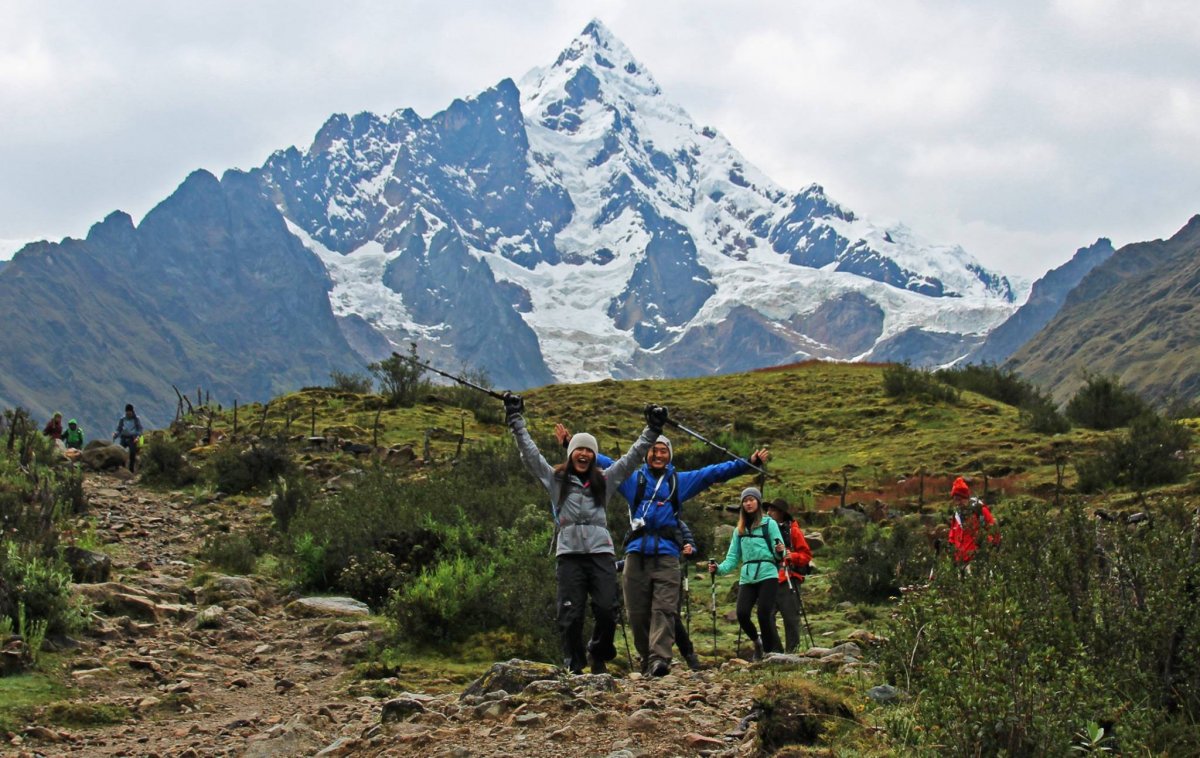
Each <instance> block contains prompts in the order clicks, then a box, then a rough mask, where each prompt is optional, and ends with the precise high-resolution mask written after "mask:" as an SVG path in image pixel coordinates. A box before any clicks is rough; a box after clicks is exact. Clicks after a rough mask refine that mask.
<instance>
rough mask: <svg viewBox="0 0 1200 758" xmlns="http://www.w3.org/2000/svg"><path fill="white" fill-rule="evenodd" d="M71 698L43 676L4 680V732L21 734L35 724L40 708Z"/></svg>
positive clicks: (0, 705)
mask: <svg viewBox="0 0 1200 758" xmlns="http://www.w3.org/2000/svg"><path fill="white" fill-rule="evenodd" d="M70 694H71V692H70V690H68V689H67V688H65V687H63V686H62V684H60V683H59V682H58V681H56V680H55V679H54V678H52V677H50V676H48V675H46V674H43V673H40V672H34V673H29V674H19V675H17V676H6V677H0V732H13V731H18V730H19V729H20V726H21V725H22V724H24V723H28V722H29V721H30V720H32V718H33V715H34V713H35V711H36V709H37V707H39V706H42V705H45V704H46V703H50V702H54V701H56V700H61V699H62V698H65V697H68V696H70Z"/></svg>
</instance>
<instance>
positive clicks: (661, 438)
mask: <svg viewBox="0 0 1200 758" xmlns="http://www.w3.org/2000/svg"><path fill="white" fill-rule="evenodd" d="M660 442H661V443H663V444H664V445H666V446H667V455H669V456H671V458H672V459H674V458H675V449H674V448H672V447H671V440H669V439H667V438H666V437H665V436H664V435H661V434H660V435H658V439H656V440H654V444H655V445H657V444H658V443H660Z"/></svg>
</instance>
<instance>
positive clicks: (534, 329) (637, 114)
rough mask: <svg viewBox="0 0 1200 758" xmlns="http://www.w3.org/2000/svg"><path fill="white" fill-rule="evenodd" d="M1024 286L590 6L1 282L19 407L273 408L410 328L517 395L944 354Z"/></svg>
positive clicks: (92, 418) (1003, 314)
mask: <svg viewBox="0 0 1200 758" xmlns="http://www.w3.org/2000/svg"><path fill="white" fill-rule="evenodd" d="M1023 295H1024V293H1023V292H1016V291H1014V288H1013V286H1012V285H1011V284H1010V283H1009V282H1008V280H1007V279H1005V278H1004V277H1003V276H1002V275H999V274H996V273H993V272H989V271H987V270H985V269H984V268H983V267H982V266H980V265H979V264H978V263H977V262H976V261H975V260H974V259H973V258H971V256H969V255H968V254H967V253H966V252H965V251H963V250H962V249H961V248H958V247H954V246H944V245H933V244H930V243H928V242H925V241H924V240H922V239H921V238H920V237H918V236H917V235H915V234H914V233H913V232H911V231H910V230H908V229H907V228H905V227H904V226H901V225H896V226H890V227H882V226H878V225H876V224H873V223H871V222H870V221H869V220H867V219H863V218H861V217H859V216H858V215H856V214H855V213H853V212H852V211H850V210H848V209H846V208H844V207H842V206H841V205H839V204H838V203H836V202H835V201H834V200H832V199H831V198H830V197H828V195H826V193H825V191H824V190H823V189H822V187H820V186H819V185H817V184H812V185H810V186H808V187H805V188H802V189H800V190H799V191H788V190H785V189H783V188H781V187H779V186H777V185H776V184H775V183H773V182H772V181H771V180H770V179H769V178H768V177H766V176H765V175H764V174H763V173H762V172H760V171H759V170H758V169H756V168H755V167H754V166H752V165H750V164H749V163H747V162H746V160H745V159H744V158H743V157H742V156H741V155H740V154H739V153H738V152H737V150H735V149H734V147H733V146H732V145H731V144H730V143H729V142H728V140H726V139H725V138H724V137H723V136H721V135H720V134H719V133H718V132H717V131H716V130H714V129H712V128H711V127H707V126H701V125H697V124H695V123H694V122H693V121H692V120H691V118H690V117H689V116H688V115H687V113H686V112H685V111H684V110H683V109H682V108H680V107H679V106H677V105H675V104H674V103H672V102H671V101H670V100H668V99H667V97H666V96H665V95H664V94H663V92H662V91H661V89H660V88H659V86H658V84H657V83H656V82H655V81H654V79H653V77H652V76H651V75H650V73H649V72H648V71H646V69H645V68H644V66H643V65H642V64H641V63H639V62H638V61H637V60H636V59H634V57H633V56H632V55H631V54H630V52H629V51H628V50H627V49H626V48H625V46H624V45H623V44H621V42H620V41H619V40H617V39H616V38H614V37H613V36H612V34H611V33H609V31H608V30H607V29H605V28H604V27H603V25H601V24H600V23H598V22H593V23H591V24H589V25H588V26H587V28H585V29H584V30H583V32H582V33H581V34H580V35H579V36H578V37H577V38H576V39H575V40H573V41H572V42H571V44H570V45H569V46H568V47H567V48H566V49H565V50H564V51H563V52H562V54H561V55H560V56H559V57H558V59H557V60H556V61H555V62H554V63H553V64H551V65H549V66H546V67H544V68H539V69H536V70H534V71H531V72H530V73H529V74H528V75H526V76H525V77H524V78H522V79H521V81H520V83H519V84H518V83H516V82H514V81H512V80H509V79H505V80H503V81H501V82H500V83H499V84H497V85H496V86H495V87H492V88H491V89H489V90H487V91H485V92H483V93H481V94H479V95H478V96H476V97H473V98H467V99H463V100H455V101H454V102H453V103H451V105H450V106H449V107H448V108H447V109H446V110H444V111H442V112H440V113H437V114H434V115H433V116H431V117H428V118H423V117H421V116H419V115H418V114H416V113H414V112H413V111H411V110H399V111H396V112H394V113H392V114H391V115H388V116H380V115H375V114H370V113H361V114H358V115H356V116H352V117H350V116H345V115H335V116H333V117H332V118H330V119H329V120H328V122H327V123H326V124H325V125H324V126H322V127H321V129H320V130H319V131H318V133H317V135H316V137H315V139H314V141H313V143H312V145H311V146H309V147H308V149H306V150H299V149H297V148H294V147H293V148H288V149H286V150H281V151H279V152H276V153H275V154H273V155H271V156H270V157H269V158H268V160H267V161H266V162H265V163H264V164H263V165H262V166H261V167H259V168H256V169H254V170H252V171H249V172H240V171H230V172H227V173H226V174H225V175H224V176H223V178H222V179H221V180H220V181H218V180H217V179H216V178H215V177H214V176H212V175H210V174H207V173H205V172H197V173H196V174H193V175H192V176H190V177H188V179H187V181H185V182H184V183H183V184H182V185H181V186H180V188H179V189H178V191H176V192H175V193H174V194H173V195H172V196H171V197H169V198H167V199H166V200H164V201H163V203H162V204H160V205H159V206H158V207H157V208H155V209H154V210H153V211H151V212H150V213H149V214H148V215H147V216H146V218H145V219H143V220H142V222H141V223H140V225H137V226H136V227H135V226H134V224H133V222H132V220H131V219H130V218H129V217H128V216H126V215H124V214H114V215H112V216H110V217H109V218H108V219H106V220H105V221H104V222H102V223H100V224H98V225H97V226H96V227H94V228H93V229H92V231H91V233H90V234H89V235H88V237H87V239H85V240H64V241H63V242H62V243H61V244H50V243H37V244H34V245H30V246H28V247H27V248H26V249H25V250H24V251H23V252H21V253H20V254H18V256H17V257H16V259H15V260H14V261H13V262H12V263H11V264H9V265H8V266H6V267H5V268H4V270H3V272H2V273H0V313H2V315H3V316H4V319H5V321H4V323H5V326H6V329H5V332H4V333H3V334H2V335H0V348H2V349H4V350H5V354H6V356H8V357H9V360H10V365H11V366H13V367H15V368H14V369H13V370H11V371H7V372H6V373H5V374H4V375H3V376H2V377H0V401H2V402H4V403H6V404H10V405H11V404H15V403H20V404H24V405H27V406H31V407H32V409H33V410H34V411H35V412H37V413H38V415H39V416H42V417H44V416H45V415H46V414H47V413H48V412H49V411H51V410H54V409H61V410H63V411H64V412H65V413H69V414H72V415H77V416H80V417H81V420H82V421H84V422H85V425H88V426H91V427H93V428H95V427H107V426H109V425H110V419H109V417H110V416H112V417H113V418H115V415H114V414H115V413H117V412H118V411H119V410H120V408H121V406H123V404H124V403H125V402H133V403H134V404H135V405H140V406H142V407H143V411H144V412H146V415H147V416H148V420H149V421H150V422H151V423H163V422H165V421H166V420H168V417H169V416H170V413H171V410H172V409H173V407H174V393H173V392H171V390H170V385H171V384H173V383H174V384H177V385H179V386H180V387H181V389H182V388H184V387H187V388H194V387H195V386H197V385H200V386H202V387H204V388H205V389H207V390H210V391H212V392H213V393H214V396H216V397H218V398H221V399H222V400H223V401H224V402H228V401H229V400H231V399H232V398H234V397H237V398H239V399H243V400H247V399H260V398H263V397H266V396H268V395H272V394H274V393H277V392H280V391H284V390H289V389H294V388H296V387H297V386H300V385H303V384H313V383H319V382H323V381H326V380H327V378H328V374H329V371H330V370H331V369H333V368H345V369H354V368H359V367H361V366H363V365H364V364H365V363H367V362H369V361H373V360H377V359H379V358H381V357H383V356H385V355H387V354H388V353H389V352H390V351H392V350H394V349H397V348H399V349H401V350H405V349H407V343H408V342H416V343H418V345H419V349H420V352H421V354H422V355H424V356H426V357H428V358H429V359H430V360H432V361H434V362H436V363H438V364H440V365H442V366H445V367H446V368H448V369H459V368H461V367H464V366H467V367H472V368H478V369H483V370H485V371H486V372H487V373H488V375H489V376H490V378H491V379H492V380H493V382H494V383H495V384H496V385H497V386H499V387H504V388H514V389H519V388H523V387H528V386H535V385H541V384H546V383H550V382H554V381H584V380H594V379H601V378H605V377H610V376H615V377H645V376H694V375H699V374H707V373H712V372H717V371H734V370H740V369H747V368H753V367H759V366H764V365H771V364H781V363H788V362H792V361H797V360H802V359H806V358H811V357H816V358H831V359H839V360H864V359H876V360H879V359H890V360H908V361H911V362H913V363H915V364H918V365H930V364H941V363H949V362H952V361H954V360H958V359H960V358H962V357H963V356H964V355H966V354H967V353H968V352H969V351H970V350H972V349H973V348H975V347H976V346H978V345H979V344H980V342H981V341H982V340H983V337H984V335H986V333H987V332H988V331H989V330H990V329H991V328H993V327H994V326H996V325H997V324H999V323H1001V322H1002V321H1004V319H1006V318H1007V317H1008V316H1009V315H1010V314H1011V313H1012V312H1013V311H1014V310H1015V309H1016V307H1017V303H1018V301H1019V300H1021V298H1022V297H1023ZM74 408H82V409H83V410H80V411H78V412H74V411H73V410H72V409H74Z"/></svg>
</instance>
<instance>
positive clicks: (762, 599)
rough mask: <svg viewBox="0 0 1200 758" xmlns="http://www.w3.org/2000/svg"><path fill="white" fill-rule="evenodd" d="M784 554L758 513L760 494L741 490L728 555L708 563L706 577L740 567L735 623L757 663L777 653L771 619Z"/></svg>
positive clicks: (774, 529) (771, 522) (771, 525)
mask: <svg viewBox="0 0 1200 758" xmlns="http://www.w3.org/2000/svg"><path fill="white" fill-rule="evenodd" d="M784 551H785V548H784V543H783V535H782V534H780V532H779V525H778V524H776V523H775V519H773V518H771V517H770V516H768V515H766V514H764V513H763V512H762V492H761V491H760V490H759V489H758V488H757V487H747V488H746V489H744V490H742V507H741V508H740V509H739V511H738V523H737V529H735V530H734V533H733V539H731V540H730V541H729V551H728V552H727V553H726V554H725V560H723V561H721V563H720V565H717V562H716V561H709V562H708V573H710V574H714V575H724V574H728V573H729V572H731V571H733V570H734V569H735V568H737V567H738V566H741V573H740V574H739V575H738V596H737V620H738V625H739V626H740V627H741V628H742V631H744V632H745V633H746V636H747V637H749V638H750V641H751V642H753V643H754V655H753V656H752V658H751V660H755V661H759V660H762V658H763V656H764V655H765V654H766V653H768V652H772V653H774V652H779V635H778V634H777V633H776V632H775V626H774V624H773V616H774V613H775V597H776V595H777V594H778V591H779V573H778V570H779V564H780V562H781V561H782V559H783V554H784ZM756 606H757V609H758V612H757V616H758V625H759V626H760V627H761V628H762V636H761V638H760V637H759V632H758V629H756V628H755V627H754V622H753V621H752V620H751V619H750V611H751V610H753V609H754V608H755V607H756Z"/></svg>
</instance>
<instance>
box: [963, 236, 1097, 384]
mask: <svg viewBox="0 0 1200 758" xmlns="http://www.w3.org/2000/svg"><path fill="white" fill-rule="evenodd" d="M1113 252H1114V251H1113V246H1112V242H1111V241H1110V240H1108V239H1106V238H1103V237H1102V238H1100V239H1098V240H1096V242H1095V243H1093V244H1092V245H1089V246H1088V247H1081V248H1079V249H1078V250H1076V251H1075V255H1074V256H1072V257H1071V260H1069V261H1067V262H1066V263H1064V264H1063V265H1061V266H1059V267H1058V268H1056V269H1051V270H1050V271H1049V272H1047V273H1046V275H1045V276H1043V277H1042V278H1041V279H1038V280H1037V281H1036V282H1034V283H1033V289H1032V290H1031V291H1030V293H1029V299H1028V300H1026V301H1025V304H1024V305H1022V306H1021V307H1020V308H1019V309H1017V312H1016V313H1014V314H1013V315H1012V316H1010V317H1009V318H1008V320H1007V321H1005V322H1004V323H1003V324H1001V325H1000V326H998V327H996V328H995V329H993V330H992V331H991V332H990V333H989V334H988V336H987V339H986V340H985V341H984V343H983V344H982V345H980V346H979V349H978V350H976V351H975V352H973V353H972V354H971V355H970V357H969V358H968V361H969V362H971V363H994V364H997V365H999V364H1001V363H1004V362H1005V361H1006V360H1008V358H1009V356H1011V355H1012V354H1013V353H1015V352H1016V351H1017V350H1018V349H1019V348H1020V347H1021V346H1022V345H1024V344H1025V343H1026V342H1028V341H1029V340H1030V339H1031V338H1032V337H1033V336H1034V335H1035V334H1037V333H1038V332H1039V331H1040V330H1041V328H1042V327H1044V326H1045V325H1046V324H1047V323H1049V322H1050V319H1052V318H1054V316H1055V314H1057V313H1058V311H1059V309H1060V308H1062V305H1063V302H1064V301H1065V300H1066V299H1067V295H1068V294H1070V292H1071V290H1073V289H1075V287H1076V285H1078V284H1079V282H1080V281H1081V280H1082V279H1083V277H1084V276H1086V275H1087V274H1088V273H1090V272H1091V271H1092V270H1093V269H1095V268H1096V266H1099V265H1100V264H1101V263H1103V262H1105V261H1106V260H1108V259H1109V258H1111V257H1112V254H1113Z"/></svg>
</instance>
